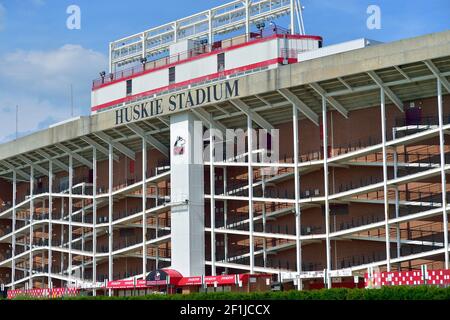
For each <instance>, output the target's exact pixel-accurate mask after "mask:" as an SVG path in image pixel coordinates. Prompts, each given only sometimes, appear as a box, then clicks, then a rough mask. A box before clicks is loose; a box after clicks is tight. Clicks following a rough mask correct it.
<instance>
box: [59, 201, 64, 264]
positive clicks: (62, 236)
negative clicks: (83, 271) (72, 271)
mask: <svg viewBox="0 0 450 320" xmlns="http://www.w3.org/2000/svg"><path fill="white" fill-rule="evenodd" d="M64 214H65V212H64V198H63V197H61V221H63V220H64ZM64 227H65V225H63V224H60V225H59V230H60V231H61V243H60V244H61V247H63V246H64V231H65V229H64ZM60 257H61V272H63V271H64V253H63V252H60Z"/></svg>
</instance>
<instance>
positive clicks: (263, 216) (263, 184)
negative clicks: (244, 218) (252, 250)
mask: <svg viewBox="0 0 450 320" xmlns="http://www.w3.org/2000/svg"><path fill="white" fill-rule="evenodd" d="M262 192H263V198H264V195H265V194H266V181H265V179H264V176H263V177H262ZM262 219H263V232H264V233H265V232H266V229H267V213H266V203H265V202H264V203H263V207H262ZM263 265H264V268H267V239H264V243H263Z"/></svg>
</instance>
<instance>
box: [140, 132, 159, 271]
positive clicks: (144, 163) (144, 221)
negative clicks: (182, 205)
mask: <svg viewBox="0 0 450 320" xmlns="http://www.w3.org/2000/svg"><path fill="white" fill-rule="evenodd" d="M146 181H147V142H146V141H145V139H142V276H143V279H145V278H146V276H147V214H146V211H147V183H146ZM156 219H157V220H158V216H156Z"/></svg>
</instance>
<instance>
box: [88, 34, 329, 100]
mask: <svg viewBox="0 0 450 320" xmlns="http://www.w3.org/2000/svg"><path fill="white" fill-rule="evenodd" d="M282 38H284V35H282V34H275V35H272V36H270V37H267V38H260V39H255V40H251V41H248V42H245V43H241V44H237V45H234V46H231V47H228V48H223V49H217V50H214V51H211V52H207V53H202V54H200V55H198V56H195V57H190V58H187V59H185V60H182V61H177V62H173V63H170V64H166V65H164V66H161V67H157V68H153V69H150V70H145V71H140V72H137V73H135V74H132V75H131V76H128V77H124V78H120V79H117V80H113V81H110V82H108V83H105V84H101V85H99V86H97V87H96V88H95V89H92V91H96V90H99V89H102V88H104V87H108V86H110V85H113V84H116V83H119V82H122V81H127V80H130V79H134V78H136V77H140V76H143V75H146V74H149V73H152V72H156V71H160V70H164V69H169V68H172V67H175V66H177V65H180V64H184V63H188V62H192V61H195V60H199V59H203V58H207V57H209V56H212V55H217V54H220V53H223V52H227V51H231V50H235V49H239V48H243V47H247V46H250V45H254V44H258V43H261V42H265V41H270V40H273V39H282ZM287 38H288V39H304V40H318V41H322V40H323V39H322V37H319V36H301V35H287ZM167 59H170V57H167Z"/></svg>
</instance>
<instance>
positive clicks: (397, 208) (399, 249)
mask: <svg viewBox="0 0 450 320" xmlns="http://www.w3.org/2000/svg"><path fill="white" fill-rule="evenodd" d="M392 139H394V140H395V139H396V130H395V128H393V129H392ZM397 178H398V153H397V147H394V179H397ZM395 217H396V218H399V217H400V195H399V191H398V186H395ZM395 229H396V233H397V258H400V256H401V255H402V244H401V234H400V232H401V231H400V223H397V224H396V226H395ZM398 268H399V270H400V268H401V263H399V264H398ZM400 271H401V270H400Z"/></svg>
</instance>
